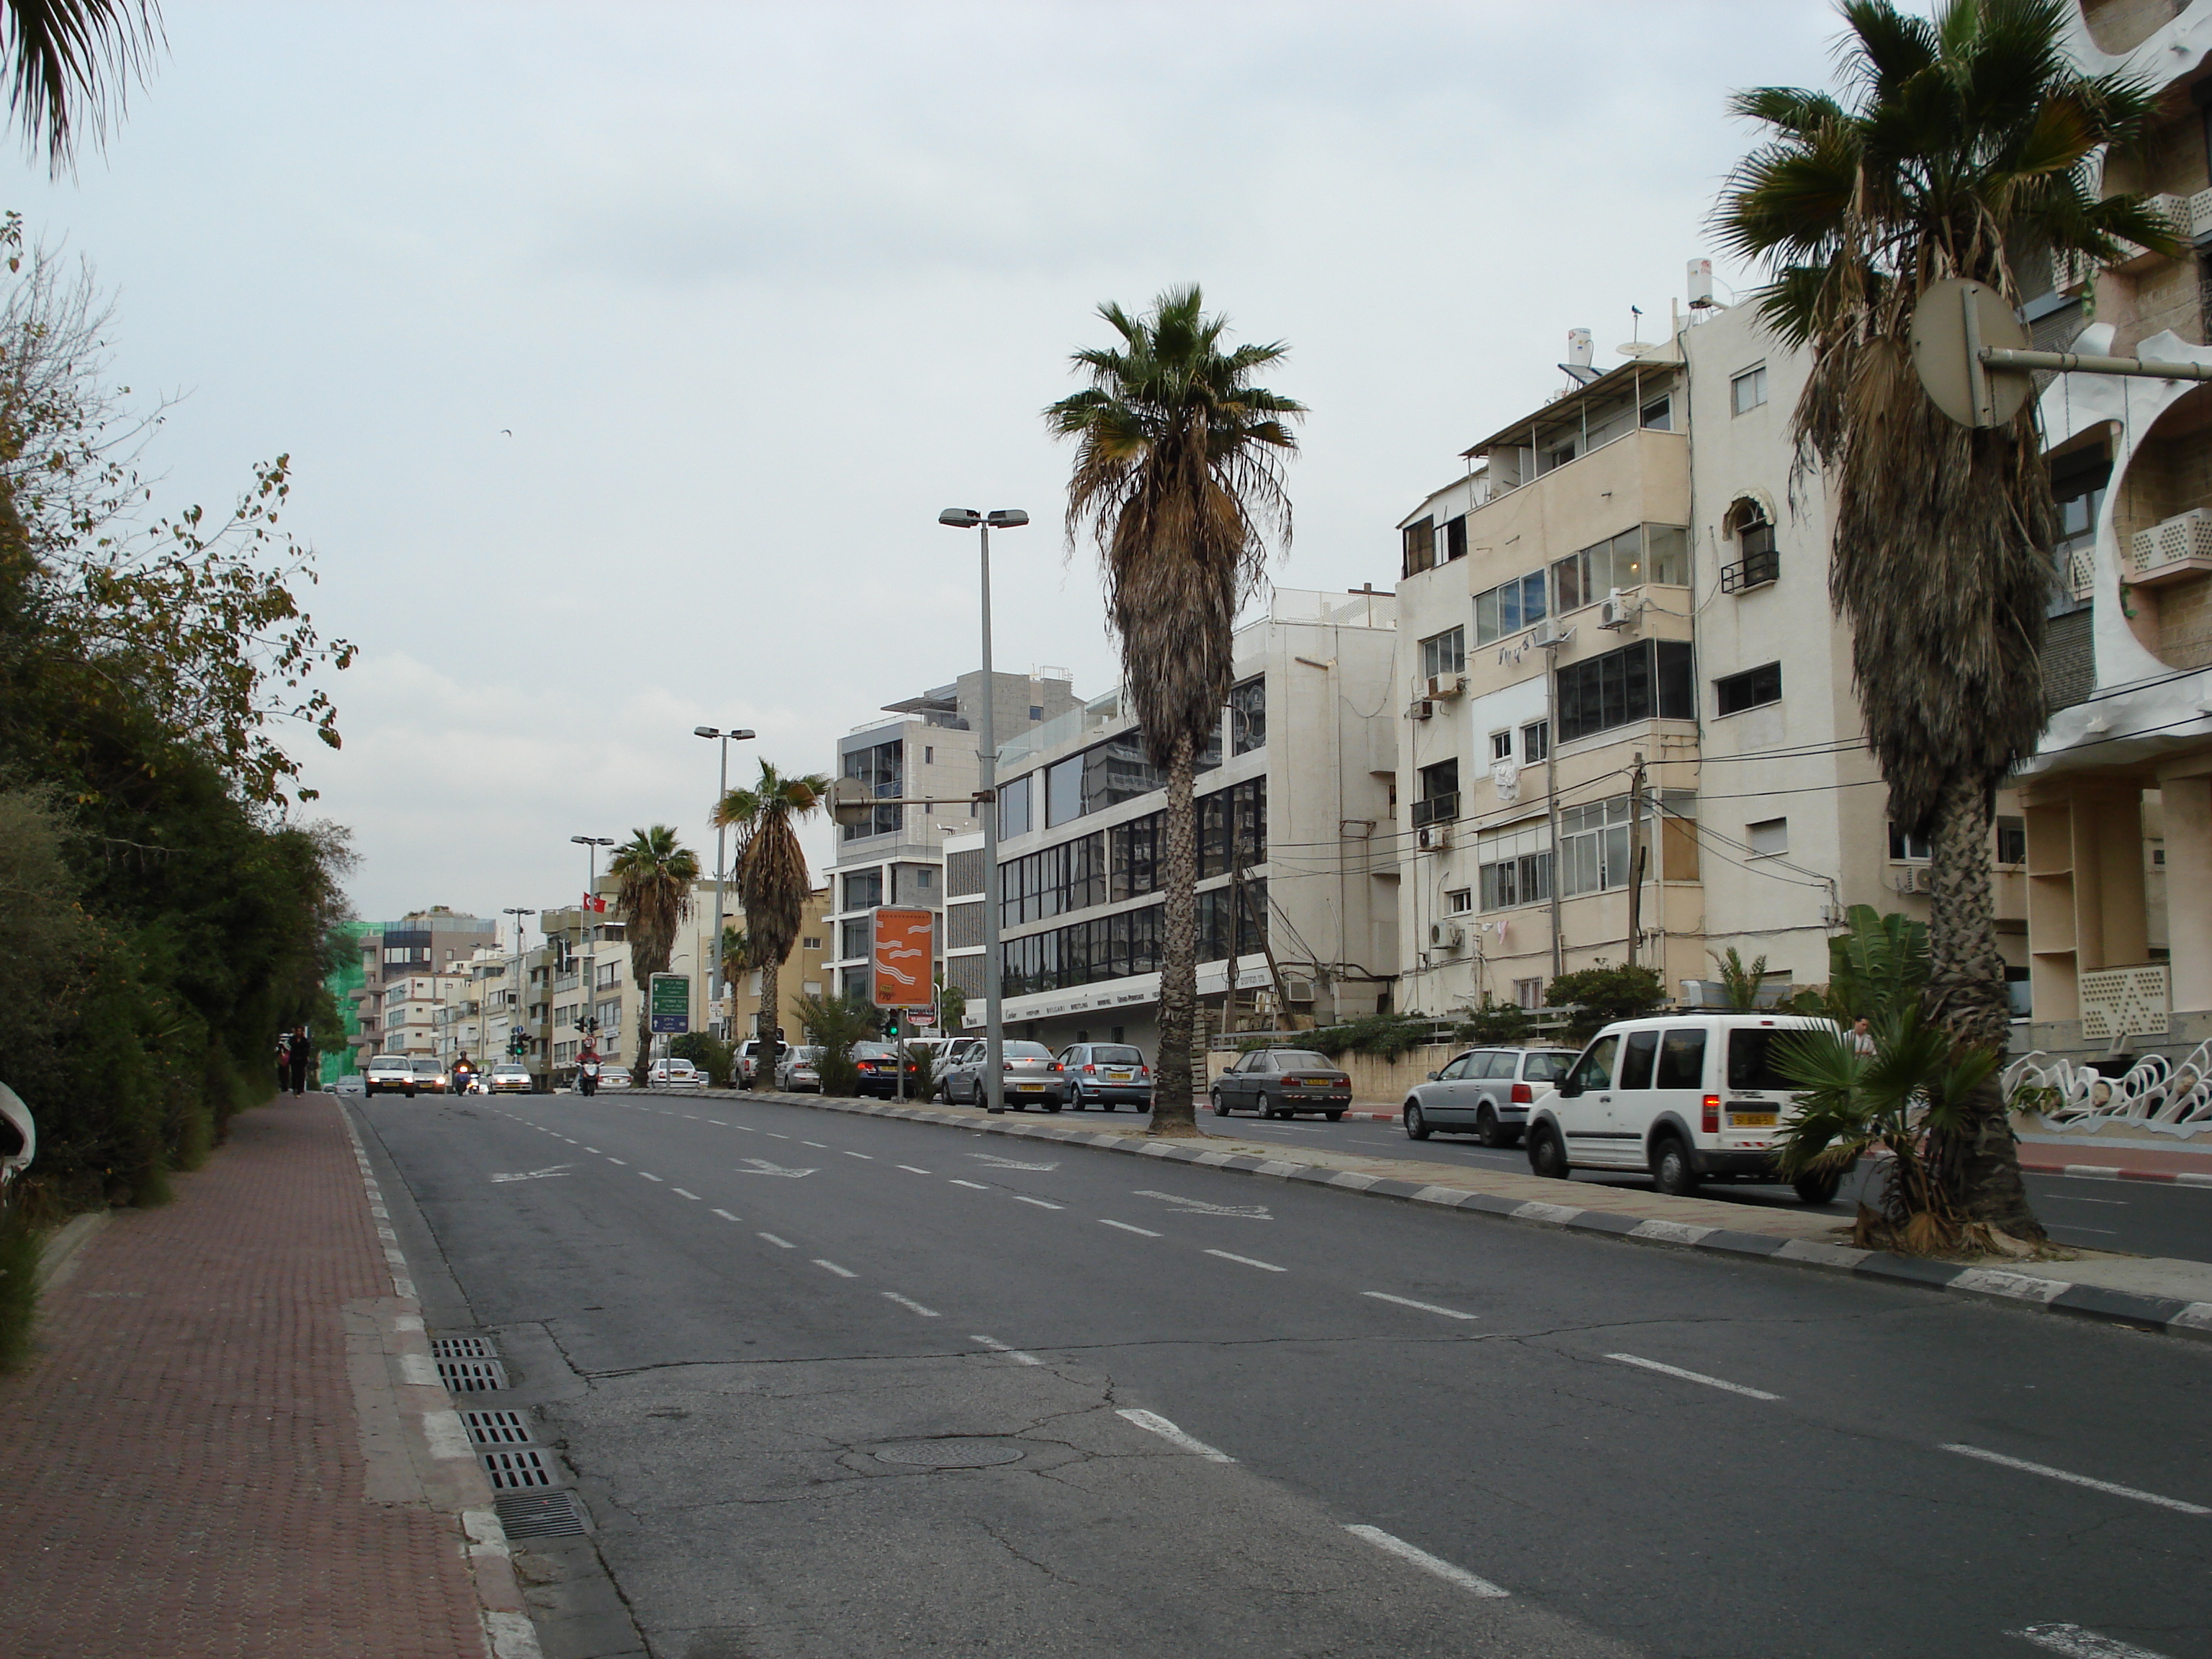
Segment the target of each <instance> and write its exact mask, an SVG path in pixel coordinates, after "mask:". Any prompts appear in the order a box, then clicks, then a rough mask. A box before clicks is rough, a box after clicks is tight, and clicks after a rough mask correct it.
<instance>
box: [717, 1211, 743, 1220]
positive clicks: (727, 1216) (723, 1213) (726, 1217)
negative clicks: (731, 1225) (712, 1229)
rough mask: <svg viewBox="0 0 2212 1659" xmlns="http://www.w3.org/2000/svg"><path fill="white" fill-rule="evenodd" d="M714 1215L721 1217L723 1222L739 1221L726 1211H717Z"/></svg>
mask: <svg viewBox="0 0 2212 1659" xmlns="http://www.w3.org/2000/svg"><path fill="white" fill-rule="evenodd" d="M714 1213H715V1214H716V1215H718V1216H720V1217H721V1218H722V1219H723V1220H725V1221H736V1220H739V1219H741V1218H740V1217H738V1216H733V1215H732V1214H731V1213H730V1212H728V1211H727V1210H717V1211H715V1212H714Z"/></svg>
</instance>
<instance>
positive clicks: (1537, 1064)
mask: <svg viewBox="0 0 2212 1659" xmlns="http://www.w3.org/2000/svg"><path fill="white" fill-rule="evenodd" d="M1574 1058H1575V1057H1574V1056H1573V1055H1572V1054H1530V1055H1528V1056H1527V1057H1526V1058H1525V1059H1523V1060H1522V1062H1521V1075H1522V1077H1524V1078H1526V1079H1528V1081H1529V1082H1531V1083H1557V1082H1558V1081H1559V1079H1561V1078H1563V1077H1565V1075H1566V1074H1567V1067H1568V1066H1570V1065H1571V1064H1572V1063H1573V1061H1574Z"/></svg>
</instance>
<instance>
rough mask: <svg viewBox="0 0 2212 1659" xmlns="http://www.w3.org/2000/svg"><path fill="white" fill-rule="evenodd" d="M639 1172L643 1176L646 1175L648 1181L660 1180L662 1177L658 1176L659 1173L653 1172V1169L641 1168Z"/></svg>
mask: <svg viewBox="0 0 2212 1659" xmlns="http://www.w3.org/2000/svg"><path fill="white" fill-rule="evenodd" d="M638 1173H639V1174H640V1175H641V1176H644V1177H645V1178H646V1179H647V1181H659V1180H660V1177H659V1176H657V1175H655V1174H653V1171H652V1170H639V1171H638ZM663 1184H664V1185H665V1182H664V1183H663Z"/></svg>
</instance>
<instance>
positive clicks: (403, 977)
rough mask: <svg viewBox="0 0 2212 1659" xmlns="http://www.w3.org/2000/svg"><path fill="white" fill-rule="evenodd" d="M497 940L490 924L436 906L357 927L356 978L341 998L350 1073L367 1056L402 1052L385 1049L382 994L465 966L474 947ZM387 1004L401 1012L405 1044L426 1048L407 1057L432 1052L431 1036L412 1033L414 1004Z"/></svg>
mask: <svg viewBox="0 0 2212 1659" xmlns="http://www.w3.org/2000/svg"><path fill="white" fill-rule="evenodd" d="M497 936H498V924H497V923H496V922H495V921H490V920H489V919H487V918H485V917H482V916H473V915H467V914H465V913H464V912H461V911H457V910H451V909H448V908H447V907H445V906H444V905H442V904H441V905H433V906H432V907H431V908H428V909H427V910H410V911H409V912H408V913H407V915H404V916H403V917H402V918H400V920H398V921H386V922H380V923H378V924H376V925H374V926H373V927H364V928H362V929H361V930H360V931H359V933H358V937H357V939H356V944H357V946H358V948H359V950H360V951H361V962H362V977H361V979H360V981H358V982H356V983H355V984H353V985H351V986H349V987H348V990H347V993H346V994H347V996H348V998H349V1000H351V1002H352V1004H353V1008H354V1020H355V1024H356V1030H354V1031H353V1032H352V1033H351V1034H350V1036H349V1040H350V1042H352V1045H353V1059H354V1063H355V1068H356V1069H358V1068H359V1067H361V1066H365V1065H367V1064H368V1059H369V1056H370V1055H372V1054H398V1053H400V1052H402V1049H401V1048H398V1047H397V1046H391V1045H392V1044H394V1043H396V1042H398V1035H397V1034H395V1033H393V1032H392V1031H391V1030H388V1029H387V1023H388V1020H389V1018H390V1013H389V1012H387V1008H386V1003H387V997H386V991H387V990H388V989H389V988H390V987H392V986H393V985H394V984H395V983H397V982H398V981H414V980H418V979H427V978H428V977H429V976H431V975H443V974H445V973H447V972H448V971H450V970H451V969H452V968H453V964H454V963H456V962H463V963H465V962H468V961H470V960H471V959H472V958H473V957H475V955H476V953H477V949H478V947H479V946H481V945H485V944H487V943H489V942H492V941H494V940H495V939H497ZM391 1001H392V1009H395V1010H400V1011H403V1012H401V1013H400V1018H401V1021H402V1024H403V1028H404V1029H405V1030H408V1031H409V1032H410V1034H411V1040H412V1041H415V1042H418V1043H424V1044H426V1046H425V1047H423V1048H420V1049H418V1050H415V1051H413V1052H425V1053H427V1052H434V1051H435V1036H428V1037H426V1036H425V1033H424V1031H423V1030H417V1029H415V1027H416V1024H417V1016H418V1014H420V1013H421V1012H422V1005H421V1002H420V1000H419V999H415V998H410V997H407V996H401V997H399V998H398V999H396V1000H391Z"/></svg>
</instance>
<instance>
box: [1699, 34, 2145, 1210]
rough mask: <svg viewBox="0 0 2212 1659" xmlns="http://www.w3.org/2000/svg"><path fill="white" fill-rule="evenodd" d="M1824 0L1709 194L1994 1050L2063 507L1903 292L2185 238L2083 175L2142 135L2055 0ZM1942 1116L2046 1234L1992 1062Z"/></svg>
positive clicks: (2027, 420)
mask: <svg viewBox="0 0 2212 1659" xmlns="http://www.w3.org/2000/svg"><path fill="white" fill-rule="evenodd" d="M2068 10H2069V5H2068V0H1944V3H1942V4H1940V5H1939V6H1938V7H1937V8H1936V12H1935V15H1933V16H1932V17H1920V16H1916V15H1911V14H1910V13H1907V12H1904V11H1900V10H1899V9H1898V8H1897V7H1896V6H1895V5H1894V4H1893V3H1891V0H1848V3H1846V4H1844V6H1843V7H1842V12H1843V15H1844V21H1845V23H1846V24H1847V25H1848V29H1847V32H1846V33H1845V34H1844V37H1843V40H1842V42H1841V54H1840V55H1841V60H1842V66H1843V76H1844V85H1845V94H1844V101H1839V100H1838V99H1836V98H1834V97H1832V96H1830V95H1829V94H1826V93H1822V92H1814V91H1805V90H1800V89H1796V88H1783V87H1767V88H1759V89H1758V90H1756V91H1752V92H1746V93H1743V94H1739V95H1738V96H1737V97H1736V98H1735V100H1734V108H1735V113H1737V114H1739V115H1742V116H1746V117H1748V118H1751V119H1753V120H1754V121H1757V122H1759V123H1761V124H1763V125H1765V127H1766V128H1768V129H1769V132H1768V136H1767V137H1765V140H1764V141H1763V142H1762V143H1760V144H1759V147H1758V148H1757V149H1754V150H1753V152H1752V153H1751V154H1750V155H1748V156H1747V157H1746V158H1745V159H1744V161H1742V162H1741V165H1740V166H1739V167H1737V169H1736V171H1735V175H1734V176H1733V177H1732V178H1731V179H1730V180H1729V185H1728V188H1727V190H1726V191H1725V192H1724V193H1723V197H1722V199H1721V204H1720V208H1719V212H1718V222H1719V224H1720V227H1721V228H1722V230H1723V233H1724V234H1725V235H1726V237H1727V238H1728V240H1729V242H1730V243H1731V244H1733V246H1735V249H1736V251H1737V252H1740V253H1742V254H1745V255H1747V256H1750V257H1751V258H1754V259H1756V260H1759V261H1760V262H1762V263H1763V264H1765V266H1766V268H1767V269H1768V270H1769V271H1770V272H1771V276H1772V278H1773V281H1772V285H1771V287H1770V288H1769V289H1767V290H1766V292H1765V296H1764V301H1763V311H1764V314H1765V319H1766V320H1767V321H1768V322H1769V323H1770V324H1771V325H1772V326H1773V327H1774V329H1775V330H1776V331H1777V332H1778V333H1779V334H1780V335H1781V336H1782V337H1784V339H1785V340H1786V341H1788V342H1789V343H1790V344H1792V345H1794V346H1800V347H1809V349H1810V350H1811V353H1812V359H1813V368H1812V374H1811V378H1810V379H1809V380H1808V381H1807V383H1806V386H1805V391H1804V393H1803V395H1802V398H1800V399H1799V402H1798V404H1797V408H1796V415H1795V417H1794V428H1795V434H1796V441H1797V445H1798V453H1799V457H1800V459H1801V462H1802V464H1804V465H1808V466H1811V465H1818V466H1820V468H1822V469H1824V470H1825V476H1826V483H1827V487H1828V489H1829V491H1830V495H1831V497H1832V501H1833V505H1834V513H1835V546H1834V551H1833V554H1832V558H1831V562H1830V565H1829V573H1828V579H1829V591H1830V593H1831V595H1832V599H1833V600H1834V603H1835V605H1837V607H1838V610H1840V611H1842V612H1843V613H1844V616H1845V617H1847V618H1848V619H1849V621H1850V623H1851V628H1852V641H1851V665H1852V671H1853V675H1854V678H1856V680H1857V688H1858V693H1859V698H1860V702H1861V705H1862V707H1863V709H1864V711H1865V715H1866V722H1867V732H1868V737H1869V741H1870V743H1871V744H1872V747H1873V750H1874V755H1875V760H1876V762H1877V763H1878V764H1879V765H1880V766H1881V772H1882V776H1883V777H1884V779H1885V780H1886V781H1887V782H1888V785H1889V791H1890V800H1889V811H1890V817H1891V818H1892V819H1893V821H1894V822H1896V823H1899V824H1900V825H1903V826H1905V827H1906V828H1908V829H1915V830H1919V831H1923V832H1925V833H1926V834H1927V835H1928V836H1929V841H1930V842H1931V848H1932V852H1933V854H1934V857H1933V860H1932V870H1931V875H1932V881H1933V887H1934V891H1933V895H1932V900H1933V902H1932V903H1931V906H1930V918H1931V920H1930V926H1929V947H1930V957H1931V963H1930V966H1931V971H1930V973H1929V979H1928V982H1927V987H1926V991H1925V996H1926V1000H1927V1006H1928V1011H1929V1015H1930V1017H1931V1018H1933V1019H1934V1020H1935V1021H1936V1023H1937V1024H1940V1025H1941V1026H1942V1027H1943V1028H1944V1029H1946V1030H1948V1031H1949V1032H1950V1033H1951V1034H1952V1035H1953V1036H1954V1038H1955V1039H1958V1040H1960V1041H1962V1042H1969V1043H1972V1044H1974V1045H1977V1046H1978V1047H1981V1048H1987V1049H1990V1050H1991V1051H1992V1052H1996V1053H2002V1050H2003V1048H2004V1045H2005V1040H2006V1036H2007V1022H2008V1008H2007V1004H2006V999H2005V987H2004V961H2003V958H2002V956H2000V955H1999V953H1998V950H1997V942H1996V917H1995V914H1994V910H1993V908H1992V902H1991V894H1990V887H1991V873H1992V872H1991V866H1990V858H1991V850H1990V807H1991V799H1992V796H1993V793H1994V792H1995V790H1996V787H1997V786H1998V785H1999V783H2001V782H2002V781H2003V779H2004V778H2005V776H2006V775H2007V774H2008V772H2010V771H2011V769H2013V767H2014V766H2015V765H2016V764H2017V763H2020V762H2021V761H2022V760H2024V759H2026V758H2027V757H2028V756H2029V755H2031V754H2032V753H2033V751H2034V748H2035V743H2036V739H2037V737H2038V736H2039V734H2040V732H2042V729H2043V726H2044V724H2045V705H2044V693H2043V680H2042V671H2041V665H2040V662H2039V647H2040V644H2041V641H2042V638H2043V617H2044V605H2045V599H2046V597H2047V596H2048V594H2049V592H2050V586H2051V548H2052V547H2053V546H2054V545H2055V544H2056V541H2057V517H2056V513H2055V512H2054V509H2053V507H2052V505H2051V484H2050V477H2049V475H2048V473H2047V471H2046V470H2045V465H2044V462H2043V457H2042V452H2041V449H2040V447H2039V444H2038V442H2037V437H2036V428H2035V419H2034V413H2033V407H2032V406H2031V407H2030V408H2028V409H2026V410H2022V411H2021V414H2020V416H2019V417H2018V418H2017V419H2015V421H2014V422H2012V423H2011V424H2010V425H2008V426H2005V427H2001V428H1992V429H1988V430H1980V431H1976V430H1970V429H1968V428H1964V427H1960V426H1956V425H1954V424H1953V423H1952V422H1950V421H1948V419H1946V418H1945V417H1944V416H1942V414H1941V413H1940V412H1939V411H1938V410H1936V407H1935V405H1934V404H1932V403H1930V402H1929V399H1928V397H1927V395H1926V394H1925V393H1924V392H1923V391H1922V390H1921V388H1920V386H1919V384H1918V382H1917V379H1916V377H1915V375H1914V373H1913V368H1912V363H1911V351H1910V348H1909V343H1908V342H1909V331H1910V329H1911V319H1912V314H1913V309H1914V307H1915V306H1916V304H1917V301H1918V300H1919V297H1920V295H1921V294H1922V293H1923V291H1924V290H1925V289H1927V288H1928V287H1929V284H1931V283H1936V282H1939V281H1942V280H1943V279H1945V278H1948V277H1953V276H1963V277H1968V278H1972V279H1973V280H1976V281H1978V282H1983V283H1988V284H1990V286H1991V287H1993V288H1995V289H1997V290H1999V291H2000V292H2001V293H2002V294H2003V295H2005V296H2006V297H2007V298H2008V299H2010V300H2011V301H2013V302H2014V303H2015V304H2017V303H2018V302H2019V298H2020V293H2019V288H2018V285H2017V284H2016V283H2015V280H2014V262H2015V260H2018V259H2021V258H2042V257H2044V256H2045V254H2046V253H2047V252H2050V251H2051V250H2060V249H2063V250H2070V251H2072V252H2078V253H2082V254H2087V255H2088V256H2090V257H2091V258H2095V259H2098V260H2100V261H2110V260H2113V259H2116V258H2118V257H2119V256H2120V252H2121V249H2120V246H2119V244H2120V243H2121V242H2122V241H2124V240H2125V241H2134V242H2139V243H2142V244H2144V245H2145V246H2152V247H2156V248H2160V249H2162V250H2166V251H2168V252H2179V247H2178V245H2177V244H2176V242H2175V240H2174V235H2173V231H2172V227H2171V226H2169V225H2168V224H2167V223H2166V222H2165V221H2164V220H2163V219H2161V218H2160V217H2158V216H2155V215H2154V214H2153V213H2152V212H2151V211H2150V210H2148V209H2147V208H2146V206H2145V205H2144V204H2143V201H2142V198H2141V197H2136V196H2128V195H2120V196H2113V197H2106V198H2105V199H2104V200H2101V201H2100V200H2098V199H2097V197H2096V189H2097V184H2098V168H2099V159H2100V153H2101V152H2102V151H2103V150H2104V149H2106V148H2107V147H2109V148H2110V149H2113V150H2117V151H2122V152H2124V151H2126V150H2129V149H2132V148H2135V147H2136V146H2138V145H2140V144H2141V143H2142V142H2143V140H2144V139H2145V138H2146V137H2147V136H2148V121H2149V117H2150V114H2151V111H2152V97H2151V94H2150V92H2149V90H2148V88H2146V87H2145V86H2144V84H2143V83H2142V82H2137V81H2135V80H2132V79H2130V78H2127V77H2124V76H2084V75H2081V74H2080V73H2079V72H2078V71H2076V70H2075V69H2074V68H2073V67H2072V66H2071V65H2070V64H2069V63H2068V62H2067V61H2066V58H2065V54H2064V52H2063V49H2062V46H2061V40H2062V33H2061V29H2062V24H2063V21H2064V19H2065V16H2066V14H2067V12H2068ZM1959 1124H1960V1127H1958V1128H1957V1129H1956V1130H1955V1131H1954V1132H1952V1133H1948V1134H1946V1135H1945V1136H1944V1137H1943V1141H1944V1144H1943V1146H1942V1147H1941V1148H1940V1149H1939V1150H1938V1153H1937V1157H1938V1160H1939V1162H1940V1163H1941V1164H1942V1168H1943V1178H1944V1179H1945V1180H1947V1181H1951V1182H1956V1183H1957V1187H1956V1190H1955V1192H1954V1194H1953V1196H1954V1200H1955V1205H1956V1208H1957V1209H1958V1211H1959V1212H1960V1213H1963V1214H1964V1215H1965V1216H1966V1217H1967V1218H1969V1219H1971V1220H1974V1221H1978V1222H1982V1223H1984V1224H1986V1225H1992V1226H1996V1227H2000V1228H2002V1229H2003V1230H2005V1231H2009V1232H2012V1233H2015V1234H2017V1235H2020V1236H2021V1237H2031V1238H2033V1237H2041V1234H2042V1229H2041V1227H2040V1226H2039V1225H2038V1224H2037V1222H2036V1219H2035V1217H2034V1215H2033V1212H2031V1211H2030V1209H2029V1208H2028V1205H2027V1194H2026V1192H2025V1190H2024V1189H2023V1188H2022V1187H2021V1180H2020V1167H2019V1163H2018V1160H2017V1158H2015V1154H2014V1150H2013V1143H2012V1138H2011V1135H2010V1133H2009V1129H2008V1124H2007V1123H2006V1121H2005V1115H2004V1107H2003V1102H2002V1097H2001V1096H2000V1094H1999V1091H1998V1089H1997V1085H1996V1081H1995V1079H1994V1075H1993V1074H1992V1075H1991V1076H1990V1077H1989V1078H1986V1079H1984V1080H1983V1082H1982V1083H1981V1084H1980V1085H1979V1086H1978V1088H1977V1089H1976V1091H1974V1094H1973V1097H1972V1101H1971V1102H1970V1103H1969V1104H1968V1106H1967V1107H1966V1109H1965V1110H1963V1111H1962V1112H1961V1114H1960V1117H1959Z"/></svg>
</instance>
